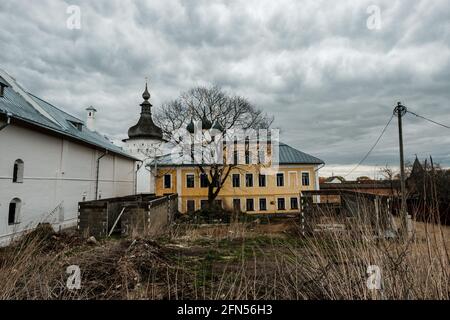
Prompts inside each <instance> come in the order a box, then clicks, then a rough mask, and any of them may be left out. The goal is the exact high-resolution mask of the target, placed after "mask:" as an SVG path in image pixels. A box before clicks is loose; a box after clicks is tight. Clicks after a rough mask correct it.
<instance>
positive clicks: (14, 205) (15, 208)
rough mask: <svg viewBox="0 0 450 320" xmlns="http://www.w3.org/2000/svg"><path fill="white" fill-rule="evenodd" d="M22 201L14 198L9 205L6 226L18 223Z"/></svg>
mask: <svg viewBox="0 0 450 320" xmlns="http://www.w3.org/2000/svg"><path fill="white" fill-rule="evenodd" d="M21 204H22V201H20V199H19V198H14V199H12V200H11V202H10V203H9V213H8V225H14V224H17V223H19V222H20V220H19V218H20V207H21Z"/></svg>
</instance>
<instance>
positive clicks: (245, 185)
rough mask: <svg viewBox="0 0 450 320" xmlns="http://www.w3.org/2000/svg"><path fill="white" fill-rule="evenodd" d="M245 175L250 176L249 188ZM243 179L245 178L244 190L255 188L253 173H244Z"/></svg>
mask: <svg viewBox="0 0 450 320" xmlns="http://www.w3.org/2000/svg"><path fill="white" fill-rule="evenodd" d="M247 175H251V176H252V185H251V186H247ZM244 177H245V179H244V180H245V187H246V188H253V187H254V186H255V177H254V174H253V173H245V174H244Z"/></svg>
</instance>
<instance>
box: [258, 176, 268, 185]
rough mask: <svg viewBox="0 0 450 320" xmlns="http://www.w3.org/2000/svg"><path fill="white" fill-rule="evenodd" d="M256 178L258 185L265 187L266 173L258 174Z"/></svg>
mask: <svg viewBox="0 0 450 320" xmlns="http://www.w3.org/2000/svg"><path fill="white" fill-rule="evenodd" d="M258 180H259V186H260V187H265V186H266V175H265V174H260V175H259V176H258Z"/></svg>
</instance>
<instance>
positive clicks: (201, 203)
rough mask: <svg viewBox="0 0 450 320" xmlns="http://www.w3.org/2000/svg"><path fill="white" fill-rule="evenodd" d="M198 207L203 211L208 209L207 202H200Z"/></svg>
mask: <svg viewBox="0 0 450 320" xmlns="http://www.w3.org/2000/svg"><path fill="white" fill-rule="evenodd" d="M200 207H201V208H202V209H205V208H206V207H208V200H200Z"/></svg>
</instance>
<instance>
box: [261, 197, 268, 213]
mask: <svg viewBox="0 0 450 320" xmlns="http://www.w3.org/2000/svg"><path fill="white" fill-rule="evenodd" d="M266 210H267V201H266V199H265V198H261V199H259V211H266Z"/></svg>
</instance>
